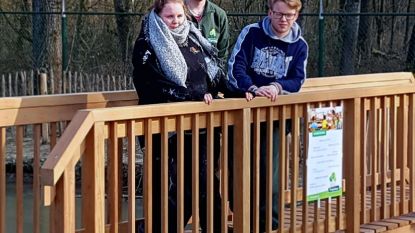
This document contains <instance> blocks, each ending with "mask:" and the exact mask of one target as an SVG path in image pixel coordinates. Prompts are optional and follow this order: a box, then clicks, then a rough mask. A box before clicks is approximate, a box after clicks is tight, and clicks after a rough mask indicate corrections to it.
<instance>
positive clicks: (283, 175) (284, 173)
mask: <svg viewBox="0 0 415 233" xmlns="http://www.w3.org/2000/svg"><path fill="white" fill-rule="evenodd" d="M286 108H287V106H286V105H282V106H280V112H279V124H280V127H279V128H280V132H279V134H280V148H278V149H279V160H280V163H279V164H280V167H279V179H280V180H279V190H280V192H279V196H280V198H279V205H278V206H279V210H278V213H279V219H278V223H279V231H280V232H281V233H283V232H284V225H285V218H286V217H285V190H287V189H288V187H287V186H288V185H286V184H288V182H286V180H287V179H288V169H286V168H287V167H286V166H285V164H286V163H287V153H286V150H285V149H286V148H285V145H286V144H287V138H286V137H285V131H286V122H285V121H286V118H287V115H286Z"/></svg>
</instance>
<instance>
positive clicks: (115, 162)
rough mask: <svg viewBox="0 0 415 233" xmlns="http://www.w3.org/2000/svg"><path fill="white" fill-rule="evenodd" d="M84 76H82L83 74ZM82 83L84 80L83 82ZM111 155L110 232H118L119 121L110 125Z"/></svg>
mask: <svg viewBox="0 0 415 233" xmlns="http://www.w3.org/2000/svg"><path fill="white" fill-rule="evenodd" d="M81 77H82V76H81ZM81 83H82V82H81ZM109 134H110V135H109V155H108V183H109V188H108V210H109V211H108V212H109V224H110V233H118V224H119V218H120V216H119V214H120V213H119V212H118V208H119V206H118V204H119V193H118V190H119V186H120V183H118V178H119V173H118V166H119V162H120V161H119V155H118V123H117V122H111V123H110V126H109Z"/></svg>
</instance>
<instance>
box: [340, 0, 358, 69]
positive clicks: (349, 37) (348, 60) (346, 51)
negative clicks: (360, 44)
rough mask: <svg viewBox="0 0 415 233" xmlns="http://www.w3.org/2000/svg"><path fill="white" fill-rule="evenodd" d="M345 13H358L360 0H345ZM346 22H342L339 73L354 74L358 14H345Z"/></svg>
mask: <svg viewBox="0 0 415 233" xmlns="http://www.w3.org/2000/svg"><path fill="white" fill-rule="evenodd" d="M344 9H345V12H346V13H359V12H360V0H346V1H345V8H344ZM346 18H347V23H344V24H343V28H342V30H343V48H342V54H341V61H340V64H341V67H340V74H342V75H350V74H354V72H355V70H354V61H355V51H356V41H357V36H358V31H359V16H347V17H346Z"/></svg>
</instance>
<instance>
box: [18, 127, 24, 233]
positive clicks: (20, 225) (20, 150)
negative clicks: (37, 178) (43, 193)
mask: <svg viewBox="0 0 415 233" xmlns="http://www.w3.org/2000/svg"><path fill="white" fill-rule="evenodd" d="M23 153H24V152H23V126H16V232H17V233H23V214H24V213H23Z"/></svg>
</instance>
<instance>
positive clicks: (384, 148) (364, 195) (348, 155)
mask: <svg viewBox="0 0 415 233" xmlns="http://www.w3.org/2000/svg"><path fill="white" fill-rule="evenodd" d="M414 81H415V80H414V77H413V75H412V74H411V73H383V74H368V75H355V76H343V77H331V78H316V79H309V80H307V81H306V83H305V84H304V86H303V88H302V90H301V91H300V93H295V94H290V95H286V96H280V97H278V99H277V101H276V102H275V103H271V102H270V101H269V100H267V99H265V98H256V99H254V100H253V101H251V102H246V101H245V100H244V99H223V100H215V102H214V103H213V104H212V105H210V106H207V105H205V104H203V103H199V102H186V103H169V104H158V105H145V106H139V105H136V103H137V99H136V98H137V97H136V95H135V93H134V92H133V91H118V92H104V93H84V94H67V95H51V96H33V97H22V98H0V116H1V117H0V168H1V170H0V232H5V229H6V225H7V224H15V225H16V229H17V230H16V232H18V233H21V232H36V233H37V232H41V231H40V222H41V220H42V219H41V218H44V216H43V215H41V214H40V209H41V208H43V207H42V206H43V205H46V206H47V207H46V208H47V209H48V210H49V216H48V217H47V218H48V227H47V228H48V231H47V232H88V233H89V232H94V233H102V232H111V233H115V232H135V230H136V229H135V224H136V221H137V216H136V208H137V203H136V198H135V197H136V190H135V187H136V183H135V182H136V179H135V178H136V177H135V174H136V173H135V170H136V161H135V160H136V151H137V148H136V147H137V145H136V141H137V140H136V138H137V137H138V136H142V137H144V138H145V139H146V140H145V141H146V144H145V145H144V146H145V156H144V165H143V166H144V186H143V187H144V188H143V190H144V200H143V216H144V221H145V223H146V226H151V223H152V221H153V219H152V216H153V215H152V211H154V210H153V208H152V186H151V185H150V184H151V183H152V182H151V181H152V178H153V171H152V169H151V167H152V166H151V161H152V160H151V156H152V150H153V147H152V140H151V138H152V135H153V134H161V137H162V142H163V143H162V148H161V149H162V155H163V156H162V161H161V162H162V164H163V168H162V172H161V175H162V182H161V184H160V185H161V189H162V190H164V192H163V193H164V195H163V196H162V200H161V202H162V208H161V209H162V214H161V216H160V218H161V222H162V229H163V232H167V231H166V227H165V226H167V221H168V219H167V211H177V214H178V221H179V222H180V221H183V203H184V202H191V203H192V211H193V212H192V213H193V214H192V222H191V225H189V226H188V228H186V229H188V230H187V231H192V232H199V214H198V208H197V206H198V203H199V201H200V198H199V197H198V196H197V195H194V197H193V199H192V200H184V197H183V186H184V183H183V180H184V177H183V176H184V170H183V162H184V161H183V160H184V155H183V154H184V153H183V151H184V148H183V141H184V139H183V138H184V132H185V131H187V130H190V131H192V132H193V135H198V134H196V133H195V132H198V131H199V129H206V132H207V140H208V145H209V146H208V155H210V156H208V157H209V158H210V159H208V171H207V173H208V182H207V190H208V198H207V199H208V201H207V206H208V214H207V223H208V232H213V230H212V229H213V216H214V215H216V214H218V213H214V212H213V195H211V194H212V193H213V177H214V176H215V171H214V163H215V161H213V138H214V134H213V132H214V129H215V128H217V127H220V128H221V130H222V148H221V160H220V161H221V165H220V166H221V172H220V179H221V194H222V197H223V198H222V207H224V208H222V216H224V217H223V218H222V232H225V233H226V232H228V227H232V228H233V231H234V232H238V233H239V232H241V233H248V232H250V228H251V227H254V229H258V224H259V211H258V200H259V185H264V184H259V176H258V174H259V170H258V169H259V165H258V160H257V159H258V157H259V145H260V144H261V143H264V142H261V141H260V140H259V128H260V127H259V125H260V123H261V122H266V124H267V125H268V128H272V127H271V126H272V125H273V124H275V123H276V122H278V124H279V128H280V131H281V133H280V141H281V143H280V144H281V146H280V148H278V149H279V154H280V161H279V164H280V165H281V166H280V169H279V185H280V187H279V190H282V191H280V198H279V204H278V207H279V212H280V213H282V214H280V216H279V223H280V229H279V230H278V232H384V231H388V232H415V225H414V222H415V213H414V212H415V187H414V186H415V159H414V158H415V157H414V156H415V135H414V134H415V106H414V104H415V102H414V101H415V83H414ZM325 106H343V111H344V123H343V138H344V140H343V171H344V174H343V177H344V180H343V184H344V186H343V187H344V188H343V194H342V195H341V196H340V197H337V198H334V199H326V200H322V201H321V203H319V202H307V198H306V193H307V190H306V186H305V185H304V184H305V183H306V182H307V176H306V174H307V173H306V169H307V166H305V165H306V163H305V161H306V160H307V157H306V155H305V153H304V152H305V151H306V149H307V148H308V144H307V143H308V141H307V122H308V118H307V110H308V109H309V108H310V107H325ZM288 119H289V120H291V122H292V124H291V127H290V130H291V134H289V135H286V134H285V132H286V128H287V127H288V126H287V125H286V120H288ZM45 126H47V128H48V129H49V136H50V140H49V141H48V143H49V145H50V148H51V152H50V154H49V155H48V157H47V160H46V161H45V162H44V163H43V164H41V159H40V148H41V147H40V146H41V144H42V143H41V141H42V140H41V139H42V132H43V134H45V132H47V131H46V130H42V129H45V128H46V127H45ZM230 126H232V127H233V129H234V130H233V131H231V132H233V134H234V142H236V143H234V142H229V141H228V138H229V137H228V135H229V133H230V131H229V130H228V129H229V127H230ZM28 128H30V129H31V131H32V132H33V133H32V135H33V136H32V138H33V139H32V140H33V151H32V152H31V153H30V154H27V153H26V152H25V151H24V150H23V145H24V143H25V141H24V135H25V132H26V130H27V129H28ZM11 131H13V132H15V133H14V134H13V137H14V141H15V151H16V152H15V156H16V169H15V175H16V199H17V201H16V204H15V210H16V216H17V217H16V219H15V221H14V222H6V221H5V215H6V212H7V211H9V210H8V209H6V208H5V206H6V205H5V203H6V197H5V196H6V194H5V193H6V191H5V187H6V181H5V180H6V179H5V175H6V174H5V172H4V171H5V169H4V167H5V166H4V163H5V158H6V156H14V154H11V155H10V154H7V153H6V148H7V143H6V138H8V135H9V134H10V132H11ZM61 131H63V133H62V134H61ZM251 131H252V134H251ZM171 132H175V133H176V134H177V138H178V140H177V141H178V142H177V143H178V146H177V148H178V153H177V154H178V165H177V166H178V167H177V173H178V175H177V176H178V177H177V179H178V182H177V183H178V190H179V194H178V197H177V202H178V206H179V208H178V209H177V210H168V208H167V198H168V197H167V193H166V192H165V190H167V185H168V177H167V174H168V166H167V156H165V155H166V154H167V151H168V146H167V143H166V142H167V140H168V135H169V133H171ZM251 135H252V138H251ZM272 137H273V136H272V133H271V131H269V132H268V134H267V141H272V139H273V138H272ZM251 140H252V142H253V143H252V148H251V146H250V145H251V143H250V142H251ZM193 142H194V143H193V144H194V145H198V142H199V138H198V137H197V136H196V137H193ZM229 146H233V147H234V152H235V153H234V156H235V158H237V159H234V161H233V166H234V180H233V185H234V186H233V187H234V206H235V208H234V209H233V212H232V213H231V212H230V211H229V209H228V192H229V191H228V175H229V174H228V173H229V170H228V150H227V148H228V147H229ZM267 147H268V148H267V151H268V154H269V155H268V157H267V161H268V164H272V156H270V154H271V153H272V150H275V149H276V148H272V145H270V144H267ZM52 148H53V149H52ZM197 151H198V150H197V146H196V147H195V149H194V153H193V156H194V159H193V161H192V162H193V163H194V164H198V153H197ZM251 151H252V153H253V157H254V158H255V159H253V161H252V162H253V164H252V165H253V167H254V170H253V173H252V174H251V171H250V167H251V159H250V157H251ZM25 153H26V154H25ZM24 156H30V157H32V158H33V167H34V169H33V193H34V201H33V203H31V205H30V206H33V208H29V207H27V206H25V204H26V203H24V202H23V200H24V196H23V185H24V183H23V182H24V181H23V176H24V174H23V157H24ZM123 163H124V164H128V197H130V198H128V207H127V209H128V210H127V212H128V214H127V217H126V218H123V216H122V206H121V199H122V197H121V194H122V190H121V186H122V182H123V181H122V180H121V176H122V174H121V172H120V171H121V169H120V167H121V166H122V164H123ZM78 168H79V169H81V174H82V175H81V177H79V180H78V177H77V176H76V175H75V173H76V171H77V170H78ZM270 170H271V169H270V167H268V169H267V171H268V175H267V182H266V184H265V185H266V186H267V187H268V188H267V190H268V193H267V203H268V205H267V206H269V207H270V206H271V189H270V184H271V183H272V178H271V173H270V172H269V171H270ZM198 172H199V171H198V166H193V168H192V174H198ZM251 177H252V178H253V180H254V182H253V185H252V186H251V183H250V179H251ZM193 184H194V185H193V186H192V188H193V193H198V189H199V188H200V187H199V180H198V178H197V176H193ZM78 188H79V189H80V190H81V192H80V194H81V195H78V193H77V191H76V190H78ZM250 190H252V194H253V195H252V196H251V194H250V193H251V192H250ZM76 199H78V200H80V201H81V207H80V208H79V209H78V207H76V205H75V200H76ZM249 200H253V203H254V204H253V206H250V201H249ZM26 211H30V212H31V213H32V216H33V219H32V228H31V229H23V217H22V216H23V213H24V212H26ZM270 217H271V208H267V217H266V221H267V223H268V224H267V230H266V232H272V231H271V224H270V222H271V221H270ZM250 219H252V220H253V221H252V225H253V226H251V221H250ZM189 228H190V230H189ZM177 231H178V232H184V229H183V228H181V227H178V229H177ZM146 232H152V229H151V227H146ZM254 232H258V230H254Z"/></svg>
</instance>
